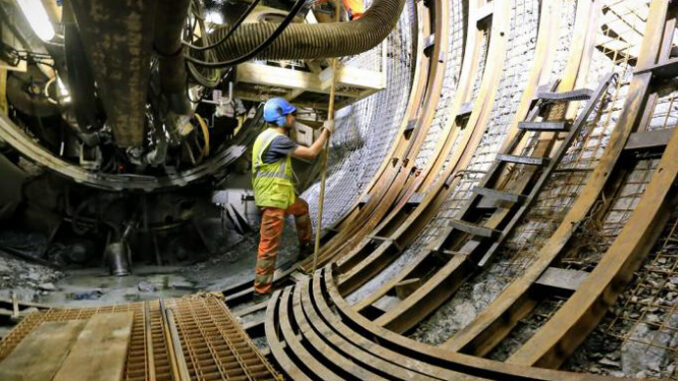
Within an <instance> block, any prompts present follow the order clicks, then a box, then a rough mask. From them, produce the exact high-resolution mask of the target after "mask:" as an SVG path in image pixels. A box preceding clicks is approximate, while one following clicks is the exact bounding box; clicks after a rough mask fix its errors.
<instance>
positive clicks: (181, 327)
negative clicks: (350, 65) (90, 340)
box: [0, 295, 279, 381]
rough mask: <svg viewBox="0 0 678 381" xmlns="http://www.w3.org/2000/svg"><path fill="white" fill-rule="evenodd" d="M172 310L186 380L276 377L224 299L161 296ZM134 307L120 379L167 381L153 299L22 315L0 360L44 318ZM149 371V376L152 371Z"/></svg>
mask: <svg viewBox="0 0 678 381" xmlns="http://www.w3.org/2000/svg"><path fill="white" fill-rule="evenodd" d="M163 302H164V305H165V308H166V309H170V310H171V311H172V314H173V319H174V324H175V326H176V328H177V331H178V335H179V338H180V342H181V348H179V350H181V351H183V353H184V356H185V361H186V365H187V368H188V373H189V375H190V379H191V380H227V379H228V380H240V379H242V380H276V379H279V375H278V374H277V372H276V371H275V370H274V368H273V367H272V366H271V364H270V363H268V361H267V360H266V359H265V358H264V357H263V356H262V355H261V354H260V353H259V351H258V350H257V348H256V346H255V345H254V344H253V343H252V341H251V340H250V339H249V337H247V335H246V334H245V333H244V332H243V330H242V328H240V325H239V323H237V321H236V319H235V317H234V316H233V315H232V314H231V313H230V311H229V310H228V308H227V307H226V306H225V305H224V303H223V302H222V301H221V300H220V299H219V298H216V297H214V296H212V295H197V296H191V297H185V298H180V299H166V300H164V301H163ZM123 311H132V312H134V322H133V325H132V336H131V344H130V347H129V350H128V355H127V362H126V366H125V373H124V379H125V380H130V381H131V380H172V379H173V376H172V368H171V366H170V352H169V350H168V340H169V338H168V336H167V335H165V333H164V329H165V328H164V327H165V326H166V325H167V321H166V320H165V319H164V318H163V316H162V313H161V308H160V303H159V302H158V301H152V302H145V303H133V304H125V305H117V306H106V307H96V308H68V309H60V308H51V309H49V310H47V311H43V312H36V313H33V314H31V315H29V316H27V317H26V318H24V319H23V320H22V321H21V323H19V325H17V326H16V327H15V328H14V329H13V330H12V331H11V332H10V333H9V334H8V335H7V336H6V337H5V338H4V339H3V340H2V341H1V342H0V361H1V360H2V359H3V358H5V357H7V355H8V354H9V353H10V352H11V351H12V349H13V348H14V347H16V345H17V344H18V343H19V342H20V341H21V340H22V339H23V338H24V337H26V336H27V335H28V334H29V333H30V332H31V331H32V330H33V329H35V328H36V327H37V326H39V325H40V324H41V323H43V322H47V321H63V320H78V319H89V318H90V317H91V316H93V315H94V314H100V313H109V312H123ZM151 375H153V376H151Z"/></svg>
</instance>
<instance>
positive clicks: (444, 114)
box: [415, 0, 466, 169]
mask: <svg viewBox="0 0 678 381" xmlns="http://www.w3.org/2000/svg"><path fill="white" fill-rule="evenodd" d="M462 3H463V2H462V1H460V0H450V1H449V4H450V5H449V8H450V19H449V20H447V22H448V23H449V25H450V35H449V38H448V46H447V54H446V55H445V58H444V59H445V72H444V75H443V86H442V89H441V91H440V99H439V100H438V104H437V105H436V109H435V113H434V116H433V120H432V121H431V127H430V128H429V130H428V134H426V138H425V139H424V142H423V144H422V145H421V148H420V149H419V153H418V154H417V158H416V160H415V166H416V167H417V168H419V169H421V168H424V167H425V166H426V165H427V163H428V162H429V161H430V160H435V158H434V157H431V156H432V154H433V151H434V150H435V148H436V145H437V144H438V138H439V137H440V134H441V132H442V131H443V129H444V128H445V126H446V125H447V123H448V119H449V117H450V115H449V114H450V110H449V108H450V106H451V105H452V100H453V99H454V95H455V93H456V90H457V83H458V82H459V74H460V71H461V60H462V52H463V44H464V37H465V36H464V34H465V33H464V30H465V28H466V24H465V22H464V19H465V12H464V4H462Z"/></svg>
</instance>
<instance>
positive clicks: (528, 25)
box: [412, 0, 539, 249]
mask: <svg viewBox="0 0 678 381" xmlns="http://www.w3.org/2000/svg"><path fill="white" fill-rule="evenodd" d="M511 8H512V11H511V22H510V27H509V28H508V30H509V31H510V32H509V36H508V48H507V53H506V63H505V66H504V70H503V72H502V77H501V80H500V82H499V87H498V90H497V95H496V97H495V103H494V107H493V109H492V112H491V113H490V117H489V120H488V122H487V127H486V131H485V133H484V134H483V136H482V138H481V140H480V143H479V145H478V147H477V148H476V150H475V152H474V154H473V157H472V158H471V162H470V164H469V165H468V167H467V168H465V169H464V170H463V171H461V173H460V174H461V179H460V180H459V182H458V185H457V186H456V188H455V189H454V191H453V192H452V193H451V195H450V197H449V198H448V199H447V200H446V201H445V202H444V203H443V205H442V206H441V208H440V211H439V212H438V214H437V216H436V217H435V218H434V220H433V221H432V222H431V223H430V224H429V226H427V227H426V230H425V231H424V232H423V233H422V235H421V236H420V237H419V238H418V239H417V242H416V243H415V244H414V245H412V246H413V249H420V248H421V247H422V246H424V245H426V244H428V243H429V242H431V241H432V240H433V239H434V238H436V237H437V236H438V235H439V234H440V232H442V231H446V227H447V226H448V225H447V223H448V221H449V220H450V219H453V218H455V217H456V214H457V212H458V211H459V209H460V208H461V207H462V205H463V204H464V203H465V202H466V201H467V200H468V199H469V198H470V196H471V189H472V188H473V186H474V185H476V184H477V183H478V181H480V179H482V178H483V176H484V175H485V173H486V171H487V170H488V169H489V168H490V166H491V165H492V163H493V162H494V159H495V157H496V155H497V153H498V151H499V148H500V147H501V145H502V144H503V142H504V138H505V137H506V132H507V130H508V128H509V126H510V125H511V123H512V122H513V118H514V116H515V112H516V109H517V108H518V105H519V103H520V97H521V95H522V92H523V90H524V89H525V85H526V83H527V78H528V76H529V74H530V71H529V70H525V68H526V67H528V68H529V67H530V66H531V63H532V60H533V59H534V49H535V47H536V38H537V29H538V28H537V25H538V16H539V2H538V1H531V0H525V1H524V0H517V1H513V2H512V3H511Z"/></svg>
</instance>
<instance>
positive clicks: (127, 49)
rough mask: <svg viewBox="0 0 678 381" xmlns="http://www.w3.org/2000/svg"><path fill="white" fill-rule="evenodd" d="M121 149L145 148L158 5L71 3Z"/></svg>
mask: <svg viewBox="0 0 678 381" xmlns="http://www.w3.org/2000/svg"><path fill="white" fill-rule="evenodd" d="M68 4H70V7H71V9H72V11H73V14H74V15H75V20H76V23H77V25H78V29H79V31H80V35H81V36H82V42H83V46H84V49H85V52H86V53H87V56H88V57H89V61H90V62H91V65H92V72H93V74H94V78H95V80H96V82H97V85H98V90H99V92H100V96H101V99H102V102H103V106H104V109H105V110H106V116H107V124H108V125H109V126H110V127H111V130H112V131H113V136H114V139H115V143H116V144H117V145H118V146H119V147H131V146H140V145H141V144H142V142H143V137H144V130H145V123H146V118H145V111H146V107H145V105H146V93H147V89H148V79H149V75H150V70H151V65H150V59H151V53H152V47H153V13H154V10H155V1H141V0H136V1H128V2H126V3H125V4H124V5H122V4H121V3H120V2H119V1H116V0H108V1H80V0H73V1H72V2H69V3H68Z"/></svg>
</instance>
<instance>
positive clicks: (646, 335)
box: [621, 312, 678, 377]
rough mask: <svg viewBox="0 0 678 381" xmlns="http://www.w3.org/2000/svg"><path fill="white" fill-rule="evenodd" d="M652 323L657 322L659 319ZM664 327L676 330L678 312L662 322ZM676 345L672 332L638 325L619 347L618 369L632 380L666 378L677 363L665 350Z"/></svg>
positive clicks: (677, 339) (677, 341)
mask: <svg viewBox="0 0 678 381" xmlns="http://www.w3.org/2000/svg"><path fill="white" fill-rule="evenodd" d="M646 320H647V319H646ZM655 320H657V322H658V323H659V318H657V319H655ZM665 326H668V327H678V312H675V313H673V316H671V317H668V318H667V319H666V323H665ZM676 345H678V333H677V332H676V331H675V329H669V328H660V325H654V324H646V323H640V324H638V325H637V326H636V328H635V329H634V331H633V332H632V333H631V336H630V338H629V340H627V341H626V342H625V343H624V344H623V345H622V348H621V365H622V370H623V372H624V373H625V374H626V375H628V376H633V377H669V376H671V373H672V371H673V369H674V368H675V366H676V365H675V362H676V360H677V359H676V358H674V352H672V351H671V350H670V349H669V348H675V347H676ZM669 370H670V371H669Z"/></svg>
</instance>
